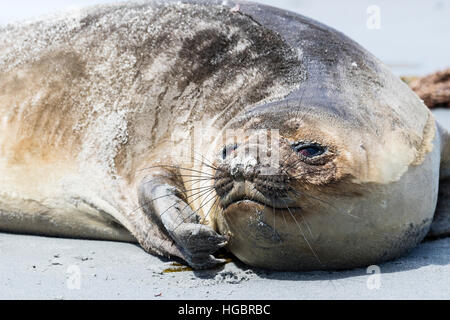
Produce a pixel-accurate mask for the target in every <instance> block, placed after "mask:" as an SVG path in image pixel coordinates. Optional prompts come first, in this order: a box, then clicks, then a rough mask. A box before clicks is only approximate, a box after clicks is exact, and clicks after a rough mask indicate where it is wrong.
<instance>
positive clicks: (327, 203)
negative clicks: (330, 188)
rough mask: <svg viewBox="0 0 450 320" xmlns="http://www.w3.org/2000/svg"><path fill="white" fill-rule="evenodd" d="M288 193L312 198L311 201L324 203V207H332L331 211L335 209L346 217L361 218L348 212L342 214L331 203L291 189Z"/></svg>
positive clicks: (340, 211)
mask: <svg viewBox="0 0 450 320" xmlns="http://www.w3.org/2000/svg"><path fill="white" fill-rule="evenodd" d="M290 191H292V192H294V193H295V194H297V195H299V196H305V197H311V198H313V199H315V200H318V201H320V202H322V203H325V204H326V205H328V206H330V207H332V208H333V209H335V210H336V211H337V212H339V213H342V214H344V215H348V216H350V217H353V218H357V219H361V217H358V216H355V215H352V214H351V213H348V212H342V210H340V209H339V208H337V207H336V206H334V205H332V204H331V203H329V202H328V201H325V200H323V199H320V198H318V197H315V196H312V195H310V194H305V193H302V192H300V191H298V190H293V189H291V190H290Z"/></svg>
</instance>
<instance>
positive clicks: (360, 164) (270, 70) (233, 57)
mask: <svg viewBox="0 0 450 320" xmlns="http://www.w3.org/2000/svg"><path fill="white" fill-rule="evenodd" d="M0 40H1V41H0V110H1V113H0V115H1V116H0V117H1V118H0V120H1V121H0V172H1V179H0V230H1V231H6V232H21V233H33V234H42V235H50V236H66V237H78V238H94V239H108V240H118V241H130V242H136V241H137V242H138V243H139V244H140V245H141V246H142V247H143V248H144V249H145V250H146V251H147V252H149V253H152V254H157V255H162V256H168V257H178V258H181V259H183V260H184V261H185V262H186V263H188V264H189V265H190V266H192V267H193V268H198V269H201V268H209V267H213V266H215V265H217V264H220V263H222V262H223V260H221V259H218V258H216V257H214V255H213V254H214V253H215V252H216V251H217V250H218V249H220V248H223V247H226V248H227V249H228V250H230V251H231V252H232V253H233V254H234V255H235V256H236V257H237V258H239V259H240V260H242V261H243V262H245V263H247V264H249V265H251V266H257V267H263V268H269V269H279V270H314V269H342V268H353V267H358V266H365V265H369V264H374V263H379V262H382V261H385V260H388V259H392V258H395V257H397V256H399V255H402V254H404V253H405V252H406V251H408V250H409V249H411V248H413V247H414V246H415V245H416V244H417V243H418V242H420V241H421V240H422V239H423V238H424V237H425V236H426V235H427V233H429V234H430V235H432V236H445V235H448V234H449V214H448V209H447V208H448V205H449V203H448V202H447V201H448V200H447V199H448V196H447V195H448V193H449V192H450V187H449V185H448V184H447V183H446V181H447V180H446V179H447V177H448V176H449V173H450V171H449V170H448V168H449V166H448V164H449V163H450V162H449V156H448V155H449V150H450V149H449V148H450V147H449V143H448V141H449V135H448V133H447V132H446V131H445V130H443V129H442V128H441V127H440V126H439V125H437V124H436V122H435V119H434V118H433V115H432V114H431V113H430V112H429V110H428V109H427V108H426V106H425V105H424V104H423V103H422V102H421V100H420V99H418V97H417V96H416V95H415V94H414V93H413V92H412V91H411V90H410V89H409V88H408V87H407V86H406V85H405V84H403V83H402V82H401V81H400V80H399V79H398V78H397V77H395V76H394V75H392V74H391V73H390V72H389V70H388V69H387V68H386V67H385V66H384V65H383V64H382V63H381V62H380V61H378V60H377V59H376V58H375V57H373V56H372V55H371V54H370V53H368V52H367V51H366V50H364V49H363V48H361V47H360V46H359V45H358V44H356V43H355V42H353V41H352V40H350V39H348V38H347V37H346V36H344V35H343V34H341V33H339V32H338V31H335V30H333V29H331V28H329V27H327V26H325V25H323V24H320V23H318V22H316V21H313V20H311V19H309V18H306V17H303V16H301V15H298V14H295V13H292V12H288V11H283V10H279V9H276V8H272V7H268V6H263V5H259V4H255V3H248V2H221V1H182V2H175V1H169V2H167V1H165V2H137V3H123V4H117V5H108V6H98V7H93V8H88V9H82V10H78V11H72V12H68V13H66V14H63V15H56V16H49V17H46V18H43V19H37V20H33V21H28V22H25V23H21V24H12V25H8V26H6V27H2V28H1V29H0ZM199 128H200V130H199ZM438 190H440V191H439V192H438ZM436 206H437V209H436ZM435 209H436V210H435ZM433 217H434V220H433ZM433 221H434V222H433Z"/></svg>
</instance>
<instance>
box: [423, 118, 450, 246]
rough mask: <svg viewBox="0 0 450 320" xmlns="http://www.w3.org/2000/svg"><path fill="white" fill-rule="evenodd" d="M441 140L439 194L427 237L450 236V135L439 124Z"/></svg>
mask: <svg viewBox="0 0 450 320" xmlns="http://www.w3.org/2000/svg"><path fill="white" fill-rule="evenodd" d="M437 127H438V130H439V134H440V139H441V167H440V174H439V178H440V181H439V194H438V203H437V206H436V211H435V213H434V218H433V223H432V224H431V229H430V232H429V233H428V235H427V237H429V238H440V237H448V236H450V133H449V132H448V131H447V130H445V129H444V128H442V126H440V125H439V124H438V126H437Z"/></svg>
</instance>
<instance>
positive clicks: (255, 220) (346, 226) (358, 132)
mask: <svg viewBox="0 0 450 320" xmlns="http://www.w3.org/2000/svg"><path fill="white" fill-rule="evenodd" d="M308 100H309V103H307V104H306V103H301V102H300V100H299V99H292V100H284V101H282V102H276V103H272V104H266V105H264V106H260V107H257V108H254V109H253V110H251V111H250V112H248V113H247V114H246V115H244V116H243V117H241V118H239V119H237V120H236V121H234V122H233V123H232V124H230V125H229V126H228V127H227V129H228V130H226V132H225V136H226V139H227V142H226V143H224V144H223V148H222V149H221V150H220V151H218V152H217V157H216V158H217V160H216V163H215V164H216V168H217V169H216V171H215V185H214V186H215V190H216V193H217V196H218V198H219V201H218V202H219V204H220V205H219V207H220V209H219V210H218V211H217V213H216V216H217V219H216V221H217V225H218V229H219V231H220V232H221V233H222V234H227V235H228V236H229V239H230V241H229V250H230V251H231V252H232V253H233V254H234V255H236V256H237V257H238V258H239V259H240V260H242V261H243V262H245V263H247V264H249V265H252V266H257V267H263V268H270V269H282V270H312V269H315V270H317V269H340V268H351V267H357V266H363V265H370V264H373V263H377V262H380V261H383V260H386V259H390V258H393V257H395V256H397V255H399V254H402V253H404V251H405V250H408V249H409V248H411V247H413V246H415V245H416V244H417V242H418V241H420V240H421V239H422V238H423V237H424V236H425V234H426V232H427V228H428V227H429V223H430V220H431V216H432V214H433V213H432V211H433V209H432V207H433V204H435V201H436V199H435V198H433V197H435V196H432V197H431V198H430V199H428V198H426V197H425V198H424V197H423V196H422V197H416V195H415V194H414V192H412V193H408V192H409V191H408V182H409V181H410V180H411V179H422V181H426V182H425V183H426V184H427V183H428V180H429V179H428V180H427V179H426V178H425V176H424V175H426V174H424V173H422V172H423V170H414V169H412V170H409V169H408V168H409V165H410V163H411V161H412V159H413V158H417V154H415V155H411V147H410V146H408V145H404V144H403V143H402V142H400V140H401V139H403V138H401V136H398V135H396V134H393V135H391V136H390V135H389V134H388V132H391V131H392V130H390V131H389V130H384V131H386V133H384V134H383V136H381V135H378V136H376V135H373V134H372V132H370V130H367V128H366V127H363V126H361V125H358V124H356V125H355V121H356V120H355V119H350V118H351V117H350V116H342V115H339V116H338V115H337V114H336V113H335V110H334V109H333V108H330V107H329V106H324V105H321V104H320V101H313V100H314V98H310V99H308ZM346 117H348V119H347V120H348V121H347V120H346ZM356 122H358V121H356ZM367 125H368V126H370V125H371V124H367ZM377 126H378V127H379V128H380V129H381V127H382V126H383V124H382V123H381V122H380V123H378V124H377ZM380 126H381V127H380ZM387 142H389V143H387ZM424 162H427V161H426V160H425V161H424ZM424 165H426V164H424ZM416 181H417V180H416ZM430 183H431V184H434V182H433V181H432V182H430ZM432 198H433V199H432ZM424 216H425V217H429V219H427V218H425V219H424V218H423V217H424Z"/></svg>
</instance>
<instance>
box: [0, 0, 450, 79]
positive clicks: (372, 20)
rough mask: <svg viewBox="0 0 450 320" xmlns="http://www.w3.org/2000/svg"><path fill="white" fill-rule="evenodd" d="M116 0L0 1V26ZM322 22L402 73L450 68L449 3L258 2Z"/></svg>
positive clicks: (434, 0)
mask: <svg viewBox="0 0 450 320" xmlns="http://www.w3.org/2000/svg"><path fill="white" fill-rule="evenodd" d="M113 2H117V1H115V0H90V1H88V0H40V1H32V0H15V1H1V2H0V25H5V24H7V23H10V22H14V21H20V20H25V19H28V18H31V17H36V16H40V15H44V14H48V13H53V12H58V11H62V10H66V9H74V8H78V7H83V6H87V5H92V4H100V3H113ZM258 2H260V3H264V4H268V5H272V6H276V7H280V8H284V9H288V10H292V11H295V12H297V13H300V14H303V15H305V16H308V17H310V18H313V19H315V20H318V21H320V22H323V23H325V24H327V25H329V26H331V27H333V28H335V29H337V30H339V31H342V32H343V33H345V34H346V35H347V36H349V37H350V38H352V39H354V40H356V41H357V42H358V43H360V44H361V45H362V46H363V47H365V48H366V49H368V50H369V51H370V52H372V53H373V54H374V55H375V56H377V57H378V58H379V59H381V60H382V61H384V62H385V63H386V64H387V65H388V66H390V68H391V69H392V71H393V72H394V73H396V74H398V75H405V76H422V75H425V74H428V73H431V72H434V71H437V70H440V69H445V68H448V67H450V0H429V1H425V0H390V1H389V0H370V1H367V0H342V1H333V0H277V1H274V0H259V1H258Z"/></svg>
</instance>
